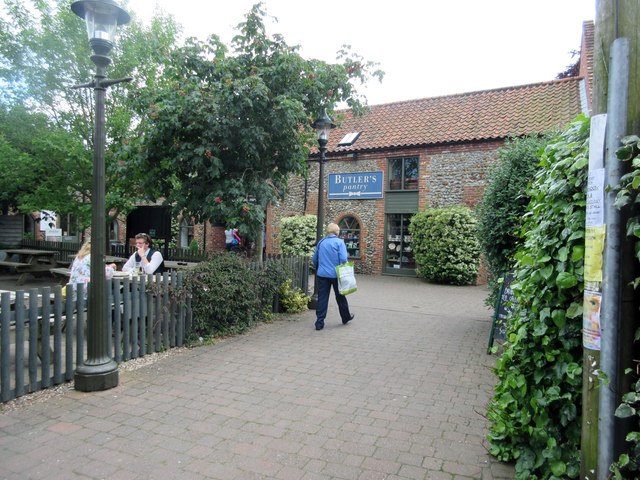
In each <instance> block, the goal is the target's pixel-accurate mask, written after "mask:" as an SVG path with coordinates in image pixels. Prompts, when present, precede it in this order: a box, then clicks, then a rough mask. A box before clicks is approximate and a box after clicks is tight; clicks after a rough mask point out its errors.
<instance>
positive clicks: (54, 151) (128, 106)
mask: <svg viewBox="0 0 640 480" xmlns="http://www.w3.org/2000/svg"><path fill="white" fill-rule="evenodd" d="M69 5H70V3H69V2H68V1H66V0H65V1H62V0H50V1H48V2H43V1H37V2H31V1H28V0H0V39H2V40H1V41H0V91H1V93H0V109H4V110H5V112H8V115H1V116H0V132H3V133H4V134H5V141H7V142H8V143H9V145H10V146H11V147H12V148H13V149H14V150H15V152H17V154H18V155H17V156H16V154H15V153H14V154H12V155H11V156H10V157H7V156H5V152H1V151H0V163H4V162H14V164H15V161H16V159H19V160H20V161H21V162H22V163H24V164H26V165H28V166H29V167H30V168H28V169H27V168H24V169H23V168H22V167H18V173H19V174H18V175H15V176H14V182H13V185H14V187H13V188H14V189H17V190H20V191H21V192H23V193H22V194H21V195H19V196H15V197H11V198H14V199H15V201H14V202H13V203H14V204H15V205H11V206H12V207H18V208H19V209H20V210H22V211H23V212H28V211H32V210H41V209H49V210H55V211H57V212H58V213H62V214H66V213H71V214H73V215H74V216H75V217H76V218H78V219H79V220H80V222H81V223H82V224H85V225H88V224H89V223H90V218H89V217H90V202H91V193H92V188H91V186H92V158H93V129H94V125H93V123H94V122H93V117H94V112H93V109H94V94H93V90H92V89H90V88H81V89H73V88H71V87H72V86H73V85H79V84H85V83H87V81H89V80H90V79H91V77H92V76H93V75H94V72H95V65H94V64H93V62H92V61H91V60H90V56H91V49H90V47H89V43H88V40H87V34H86V28H85V23H84V22H83V21H82V19H80V18H78V17H77V16H76V15H75V14H74V13H73V12H71V10H70V8H69ZM5 19H11V21H6V20H5ZM177 31H178V27H177V26H176V24H175V22H174V21H173V19H172V18H171V17H161V16H157V17H155V18H154V19H153V20H152V21H151V24H150V25H149V27H143V26H142V24H141V23H140V22H139V21H138V20H137V19H136V18H135V14H134V15H133V18H132V21H131V22H130V23H129V24H127V25H126V26H125V27H123V28H122V29H120V30H119V33H118V39H117V43H116V46H115V48H114V49H113V50H112V52H111V54H110V56H111V57H112V59H113V63H112V65H111V66H110V67H109V69H108V74H109V76H110V77H111V78H119V77H125V76H133V77H134V80H133V82H132V83H124V84H119V85H117V86H113V87H111V88H109V89H108V92H107V101H106V104H105V108H106V118H107V121H106V125H105V128H106V137H107V139H108V141H109V142H110V143H108V144H107V147H106V152H105V163H106V175H105V181H106V186H107V188H106V198H105V200H106V207H107V211H113V212H114V213H115V214H116V215H117V214H118V213H123V212H124V213H126V211H128V210H129V209H131V208H133V205H134V202H135V201H136V200H137V199H138V198H146V196H145V191H144V190H142V189H141V188H140V182H139V178H140V177H141V176H144V175H145V172H141V171H139V170H137V169H136V168H129V165H127V164H125V163H122V162H120V161H119V159H118V158H116V156H115V155H114V151H115V150H116V147H118V146H119V144H120V143H121V142H123V143H124V142H126V140H125V139H126V137H127V136H128V134H129V132H131V131H132V129H133V125H136V124H137V123H138V119H137V118H136V117H137V114H138V112H137V111H136V110H135V109H134V105H133V102H132V101H131V100H132V97H130V95H132V96H133V95H135V94H136V93H135V92H137V90H138V88H140V87H141V86H142V85H144V86H147V87H149V88H151V87H153V86H157V85H158V84H159V82H161V80H162V78H163V76H162V74H161V73H162V71H163V70H164V68H165V62H166V55H167V52H168V51H169V50H170V49H171V48H173V46H174V45H175V42H176V36H177ZM22 127H24V128H22ZM0 150H1V147H0ZM25 155H29V156H30V158H27V157H25ZM3 157H4V158H3ZM23 170H24V171H23ZM34 176H36V179H37V185H36V186H37V188H32V186H33V177H34ZM1 181H2V180H0V182H1Z"/></svg>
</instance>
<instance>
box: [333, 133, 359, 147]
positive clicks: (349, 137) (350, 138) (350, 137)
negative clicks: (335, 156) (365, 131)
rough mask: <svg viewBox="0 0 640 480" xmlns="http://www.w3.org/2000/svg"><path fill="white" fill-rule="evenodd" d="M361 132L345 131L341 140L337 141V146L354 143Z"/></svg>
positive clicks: (346, 145)
mask: <svg viewBox="0 0 640 480" xmlns="http://www.w3.org/2000/svg"><path fill="white" fill-rule="evenodd" d="M360 133H361V132H351V133H347V134H346V135H345V136H344V137H343V138H342V140H340V143H338V146H339V147H348V146H350V145H353V144H354V143H356V140H357V139H358V137H359V136H360Z"/></svg>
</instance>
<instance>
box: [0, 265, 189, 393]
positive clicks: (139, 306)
mask: <svg viewBox="0 0 640 480" xmlns="http://www.w3.org/2000/svg"><path fill="white" fill-rule="evenodd" d="M183 280H184V273H183V272H178V273H176V274H172V275H160V274H157V275H155V276H152V275H149V276H146V277H141V278H140V279H137V278H133V279H129V278H123V279H120V278H114V279H111V280H107V281H106V284H107V286H106V288H107V295H108V297H107V298H108V300H107V312H106V313H107V315H106V318H107V319H108V321H110V323H111V332H112V335H110V336H108V338H107V342H108V351H109V354H110V355H111V356H112V358H113V359H114V360H115V361H116V362H117V363H121V362H124V361H127V360H130V359H133V358H139V357H143V356H145V355H148V354H150V353H154V352H159V351H164V350H168V349H169V348H173V347H180V346H183V345H185V342H186V336H187V335H188V332H189V329H190V326H191V320H192V309H191V299H190V298H189V297H188V296H185V298H182V299H180V298H176V296H175V295H174V292H176V291H177V290H178V289H179V287H180V286H181V285H182V282H183ZM75 297H76V298H75V299H74V295H73V294H72V292H70V293H69V294H68V295H67V296H66V298H63V295H62V287H60V286H56V287H54V288H51V287H46V288H42V289H31V290H29V291H28V292H25V291H17V292H15V293H13V292H3V293H2V294H1V295H0V401H2V402H7V401H9V400H12V399H14V398H17V397H20V396H22V395H24V394H26V393H29V392H35V391H37V390H41V389H45V388H48V387H51V386H53V385H58V384H61V383H63V382H68V381H71V380H72V379H73V377H74V374H75V369H76V367H77V366H79V365H82V364H83V362H84V359H85V358H86V355H87V352H86V342H85V331H86V323H87V306H88V302H90V301H91V298H90V297H89V296H88V295H87V297H88V298H87V299H85V294H84V289H83V286H82V285H80V286H78V290H77V294H76V295H75Z"/></svg>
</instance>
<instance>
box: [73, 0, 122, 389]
mask: <svg viewBox="0 0 640 480" xmlns="http://www.w3.org/2000/svg"><path fill="white" fill-rule="evenodd" d="M71 10H72V11H73V13H75V14H76V15H78V16H79V17H80V18H82V19H84V21H85V22H86V24H87V34H88V35H89V45H90V46H91V49H92V50H93V55H92V56H91V60H92V61H93V63H94V64H95V65H96V73H95V76H94V80H93V81H92V82H90V83H87V84H84V85H77V86H76V87H74V88H93V91H94V97H95V129H94V133H93V193H92V196H91V209H92V213H91V237H92V241H91V282H90V284H89V311H88V316H87V359H86V360H85V362H84V364H83V365H78V367H77V368H76V373H75V389H76V390H81V391H83V392H95V391H99V390H107V389H109V388H113V387H115V386H117V385H118V365H117V363H116V362H115V361H114V360H113V358H112V357H111V355H110V352H109V347H108V336H109V335H111V321H110V320H109V319H110V315H107V289H106V280H105V274H104V251H105V245H106V235H105V231H106V220H105V184H104V176H105V175H104V172H105V167H104V148H105V137H106V136H105V129H104V99H105V90H106V89H107V87H109V86H111V85H114V84H116V83H120V82H126V81H131V78H122V79H118V80H108V79H107V78H106V68H107V66H108V65H109V64H110V63H111V59H110V58H109V56H108V55H109V52H110V51H111V49H112V48H113V44H114V38H115V34H116V28H117V26H118V25H124V24H125V23H127V22H129V20H130V18H129V14H128V13H127V12H126V11H124V10H123V9H122V8H120V7H119V6H118V5H117V4H116V3H115V2H114V1H113V0H80V1H77V2H74V3H72V4H71Z"/></svg>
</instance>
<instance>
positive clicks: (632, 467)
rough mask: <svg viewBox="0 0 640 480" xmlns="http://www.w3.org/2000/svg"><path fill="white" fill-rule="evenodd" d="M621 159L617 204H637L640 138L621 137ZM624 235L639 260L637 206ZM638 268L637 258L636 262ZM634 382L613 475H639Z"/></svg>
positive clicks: (623, 409)
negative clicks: (624, 167) (624, 168)
mask: <svg viewBox="0 0 640 480" xmlns="http://www.w3.org/2000/svg"><path fill="white" fill-rule="evenodd" d="M616 155H617V157H618V158H619V159H620V160H622V161H627V162H631V171H630V172H629V173H627V174H626V175H624V176H623V177H622V178H621V179H620V185H619V186H618V188H617V189H616V190H617V195H616V206H617V207H618V208H622V207H623V206H625V205H630V204H631V205H638V204H639V203H640V138H638V136H636V135H631V136H628V137H625V138H623V139H622V147H621V148H620V149H618V151H617V152H616ZM627 235H628V236H632V237H634V238H635V255H636V261H640V214H639V213H638V209H637V208H636V209H635V211H633V212H632V214H631V217H630V218H629V221H628V223H627ZM636 268H637V262H636ZM639 285H640V277H636V278H635V280H634V282H633V286H634V288H638V286H639ZM639 338H640V330H638V331H637V332H636V341H637V340H638V339H639ZM633 375H634V382H633V385H631V391H629V392H627V393H625V394H624V396H623V397H622V404H621V405H620V406H619V407H618V408H617V410H616V416H617V417H620V418H633V419H634V420H635V425H636V430H634V431H632V432H629V433H628V434H627V442H629V451H628V453H624V454H622V455H621V456H620V458H618V461H617V462H615V463H614V464H613V465H611V468H610V470H611V472H612V473H613V475H612V478H613V479H615V480H621V479H623V478H638V477H639V476H640V377H639V376H638V372H633Z"/></svg>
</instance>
